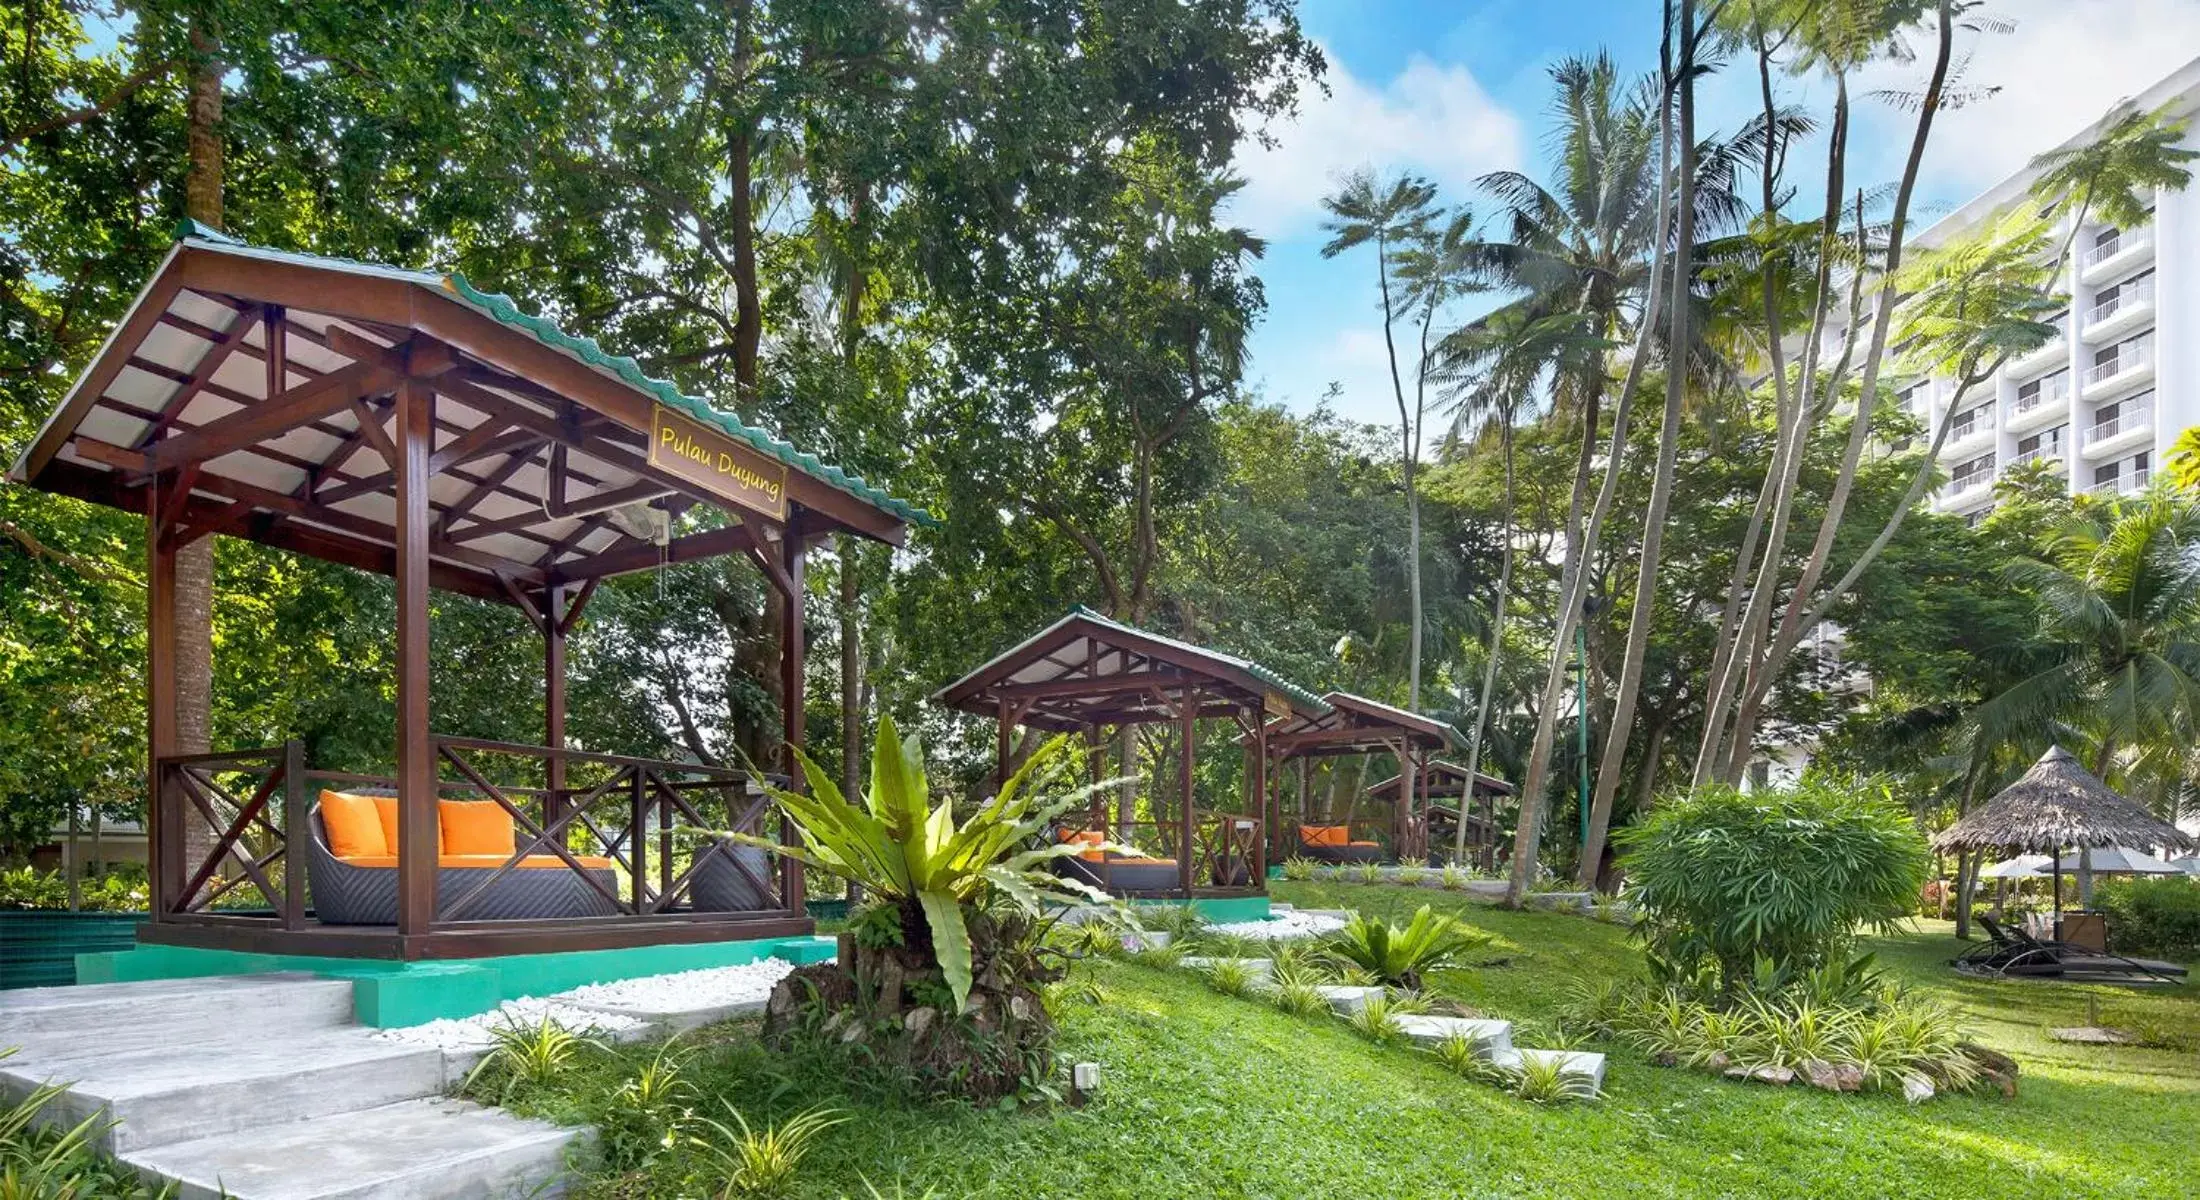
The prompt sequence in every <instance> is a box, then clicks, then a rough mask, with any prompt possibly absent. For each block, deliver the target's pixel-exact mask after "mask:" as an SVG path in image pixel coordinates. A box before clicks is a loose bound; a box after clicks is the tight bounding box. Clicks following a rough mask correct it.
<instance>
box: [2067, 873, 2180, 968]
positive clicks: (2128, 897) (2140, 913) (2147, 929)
mask: <svg viewBox="0 0 2200 1200" xmlns="http://www.w3.org/2000/svg"><path fill="white" fill-rule="evenodd" d="M2093 905H2094V907H2096V908H2098V909H2100V910H2101V911H2102V912H2103V913H2106V914H2107V915H2108V948H2109V949H2111V950H2114V951H2116V952H2118V953H2120V954H2150V955H2154V956H2156V957H2158V958H2169V959H2175V960H2177V961H2178V962H2194V961H2200V880H2193V879H2183V878H2162V879H2106V880H2102V881H2101V882H2099V883H2097V884H2095V885H2094V888H2093Z"/></svg>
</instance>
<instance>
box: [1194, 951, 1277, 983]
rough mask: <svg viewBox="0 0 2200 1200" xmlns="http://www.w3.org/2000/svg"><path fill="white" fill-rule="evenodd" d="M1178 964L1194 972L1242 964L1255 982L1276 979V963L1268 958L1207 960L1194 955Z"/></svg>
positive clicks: (1201, 956) (1204, 957) (1202, 956)
mask: <svg viewBox="0 0 2200 1200" xmlns="http://www.w3.org/2000/svg"><path fill="white" fill-rule="evenodd" d="M1178 962H1179V963H1181V964H1182V965H1183V966H1186V967H1190V968H1191V969H1192V970H1194V971H1205V970H1207V969H1209V968H1211V967H1213V966H1214V965H1215V964H1217V963H1226V962H1235V963H1243V964H1245V969H1246V970H1247V971H1250V972H1252V975H1253V978H1254V979H1255V980H1256V981H1263V982H1265V981H1267V980H1270V979H1274V978H1275V977H1276V962H1275V960H1274V959H1270V958H1208V957H1206V956H1204V955H1197V954H1194V955H1188V956H1186V957H1184V958H1182V959H1179V960H1178Z"/></svg>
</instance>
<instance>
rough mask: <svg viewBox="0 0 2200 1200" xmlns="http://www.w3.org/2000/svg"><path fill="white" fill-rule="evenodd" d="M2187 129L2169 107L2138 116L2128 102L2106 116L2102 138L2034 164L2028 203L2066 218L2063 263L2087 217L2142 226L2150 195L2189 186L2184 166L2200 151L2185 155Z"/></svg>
mask: <svg viewBox="0 0 2200 1200" xmlns="http://www.w3.org/2000/svg"><path fill="white" fill-rule="evenodd" d="M2185 124H2186V123H2185V121H2184V120H2183V119H2182V118H2179V117H2177V116H2175V115H2174V114H2173V113H2172V112H2171V110H2170V106H2169V105H2166V104H2165V105H2163V106H2162V107H2161V108H2157V109H2155V110H2154V111H2152V112H2141V111H2139V108H2138V106H2137V105H2135V104H2133V103H2131V102H2130V101H2129V100H2126V101H2124V102H2122V103H2121V104H2119V105H2117V106H2116V108H2115V109H2114V110H2112V111H2111V112H2110V114H2109V117H2108V124H2107V127H2106V128H2105V129H2103V130H2102V131H2101V136H2099V137H2097V138H2095V139H2093V140H2092V141H2090V142H2087V143H2085V144H2084V145H2082V146H2068V147H2064V148H2062V149H2059V150H2050V151H2048V152H2047V153H2045V154H2042V155H2039V156H2038V157H2036V158H2034V159H2033V160H2032V162H2031V168H2032V170H2034V171H2037V172H2038V173H2039V174H2038V178H2037V179H2035V180H2034V181H2033V184H2032V198H2033V199H2034V200H2037V201H2039V202H2040V205H2041V210H2042V213H2043V214H2044V215H2068V216H2069V218H2070V235H2069V237H2067V238H2065V239H2064V241H2063V246H2062V251H2061V258H2062V259H2067V258H2068V257H2069V254H2070V245H2071V243H2072V242H2073V241H2075V240H2076V239H2077V236H2078V228H2079V226H2081V225H2083V224H2084V223H2085V221H2086V218H2087V217H2088V216H2090V215H2094V214H2098V215H2099V217H2100V218H2101V220H2103V221H2106V222H2108V223H2109V224H2111V225H2115V226H2118V227H2119V228H2123V229H2129V228H2131V227H2133V226H2135V225H2144V224H2146V223H2147V222H2148V221H2150V220H2152V219H2153V217H2154V213H2153V209H2152V207H2151V206H2150V205H2149V204H2148V203H2147V198H2148V197H2151V196H2152V195H2153V194H2154V189H2156V188H2163V189H2166V190H2168V191H2182V190H2183V189H2184V187H2185V186H2186V185H2187V184H2188V183H2190V182H2191V181H2192V172H2191V171H2189V170H2187V169H2186V168H2185V165H2184V164H2186V163H2188V162H2191V161H2192V160H2193V159H2195V158H2200V150H2187V149H2185V148H2184V146H2183V145H2182V144H2181V143H2182V142H2183V141H2184V140H2185ZM2058 265H2060V262H2059V261H2058Z"/></svg>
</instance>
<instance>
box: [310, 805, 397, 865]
mask: <svg viewBox="0 0 2200 1200" xmlns="http://www.w3.org/2000/svg"><path fill="white" fill-rule="evenodd" d="M374 807H375V806H374V797H372V796H355V795H353V794H351V793H350V792H331V791H323V792H322V793H321V829H322V831H323V832H324V833H326V834H327V835H328V849H329V853H331V854H333V855H335V856H336V857H338V858H360V857H369V858H374V857H380V856H382V855H385V854H391V853H394V851H393V850H392V849H391V848H390V844H389V842H387V841H385V840H384V839H383V836H382V820H381V818H380V817H379V816H378V815H377V814H376V813H375V811H374Z"/></svg>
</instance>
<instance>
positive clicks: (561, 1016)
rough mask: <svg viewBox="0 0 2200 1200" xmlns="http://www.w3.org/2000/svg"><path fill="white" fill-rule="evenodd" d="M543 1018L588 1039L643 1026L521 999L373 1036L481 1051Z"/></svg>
mask: <svg viewBox="0 0 2200 1200" xmlns="http://www.w3.org/2000/svg"><path fill="white" fill-rule="evenodd" d="M544 1017H549V1018H550V1022H551V1024H553V1025H562V1026H564V1027H565V1028H567V1029H570V1030H572V1031H573V1032H575V1033H585V1034H590V1035H617V1034H620V1033H624V1032H626V1031H628V1030H632V1029H639V1028H641V1027H642V1026H643V1025H644V1024H646V1022H643V1021H640V1020H637V1019H635V1018H633V1017H621V1016H616V1015H614V1014H611V1013H600V1012H590V1011H589V1010H587V1009H585V1008H575V1007H574V1006H572V1005H570V1004H561V1003H559V1002H558V1000H557V999H556V998H555V997H552V998H550V999H547V1000H545V999H539V998H537V997H534V996H522V997H520V998H519V999H517V1000H507V1001H505V1002H504V1003H502V1004H499V1005H498V1006H496V1007H495V1008H492V1009H490V1010H489V1011H488V1012H485V1013H476V1014H475V1015H473V1016H471V1017H445V1018H443V1019H441V1020H437V1021H430V1022H428V1023H427V1024H425V1025H403V1026H399V1027H397V1028H394V1029H383V1030H378V1031H376V1033H375V1035H374V1036H376V1037H378V1038H386V1039H388V1040H390V1041H393V1042H408V1043H411V1044H412V1045H416V1046H433V1047H435V1048H436V1049H438V1050H485V1049H488V1048H489V1047H490V1046H493V1045H495V1044H496V1033H495V1031H496V1030H498V1029H501V1028H503V1027H505V1026H507V1025H516V1026H518V1027H520V1028H522V1029H532V1028H534V1027H535V1026H537V1025H539V1024H541V1023H542V1019H543V1018H544Z"/></svg>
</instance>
